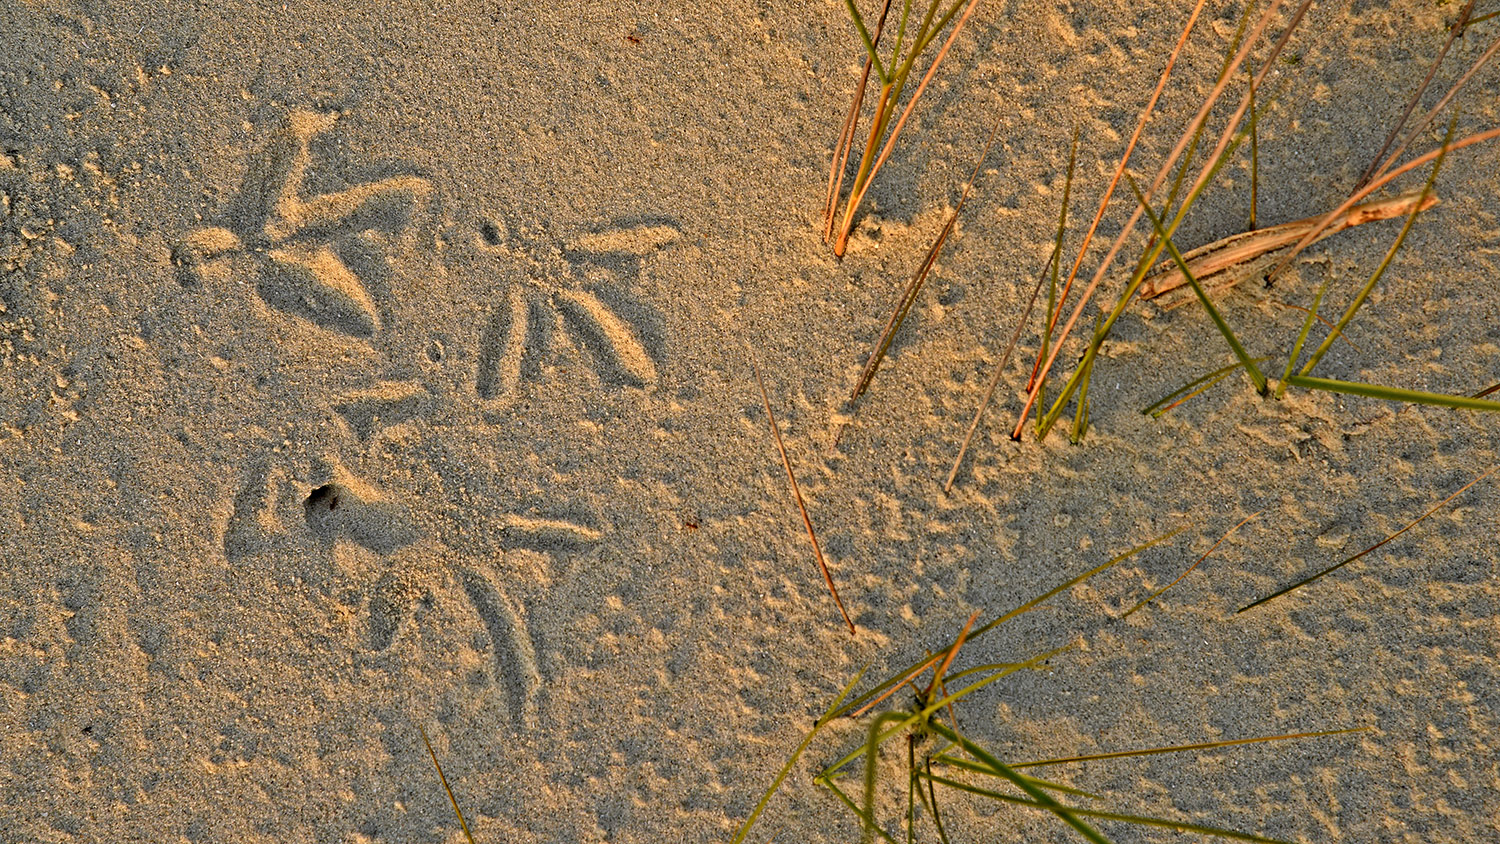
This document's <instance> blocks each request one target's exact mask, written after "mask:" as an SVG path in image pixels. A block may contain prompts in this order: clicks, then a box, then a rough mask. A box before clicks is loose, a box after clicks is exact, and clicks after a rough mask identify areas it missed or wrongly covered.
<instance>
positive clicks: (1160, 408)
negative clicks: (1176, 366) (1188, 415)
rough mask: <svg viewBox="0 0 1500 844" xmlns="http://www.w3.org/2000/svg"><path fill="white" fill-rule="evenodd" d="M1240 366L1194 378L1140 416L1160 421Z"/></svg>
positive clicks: (1233, 365) (1256, 361)
mask: <svg viewBox="0 0 1500 844" xmlns="http://www.w3.org/2000/svg"><path fill="white" fill-rule="evenodd" d="M1270 359H1271V356H1270V355H1266V356H1265V357H1258V358H1255V363H1257V364H1260V363H1265V362H1266V361H1268V360H1270ZM1242 366H1244V364H1243V363H1240V362H1239V361H1235V362H1234V363H1231V364H1229V365H1228V366H1225V367H1220V368H1219V369H1215V370H1214V371H1213V372H1210V373H1208V374H1207V375H1204V376H1203V377H1201V378H1196V379H1194V380H1192V381H1190V382H1189V383H1187V384H1184V385H1183V386H1181V387H1178V388H1177V389H1176V390H1173V391H1172V392H1171V393H1170V394H1168V395H1166V396H1163V397H1162V398H1160V399H1157V400H1156V402H1154V403H1153V404H1152V405H1151V406H1150V407H1148V408H1146V409H1144V410H1142V411H1141V415H1142V416H1150V417H1151V418H1152V419H1160V418H1162V417H1163V416H1165V415H1166V414H1167V412H1168V411H1170V410H1172V409H1173V408H1176V407H1178V406H1179V405H1181V404H1183V403H1184V402H1186V401H1188V400H1189V399H1192V398H1196V397H1198V396H1200V395H1202V394H1203V393H1205V392H1207V391H1208V390H1209V388H1210V387H1213V386H1214V385H1215V384H1217V383H1219V382H1220V381H1223V380H1224V379H1225V378H1227V377H1229V376H1230V375H1232V374H1233V373H1234V371H1235V370H1236V369H1239V368H1240V367H1242ZM1179 396H1180V398H1179ZM1174 399H1175V401H1174ZM1169 402H1170V404H1169Z"/></svg>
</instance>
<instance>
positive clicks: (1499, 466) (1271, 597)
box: [1234, 463, 1500, 615]
mask: <svg viewBox="0 0 1500 844" xmlns="http://www.w3.org/2000/svg"><path fill="white" fill-rule="evenodd" d="M1496 469H1500V463H1497V464H1496V465H1494V466H1491V467H1490V468H1489V469H1488V470H1486V471H1485V472H1484V473H1483V474H1481V475H1480V476H1479V477H1477V478H1475V479H1474V480H1472V481H1469V482H1468V483H1466V484H1464V485H1463V487H1461V488H1460V489H1459V490H1458V492H1455V493H1453V494H1452V495H1450V496H1448V497H1447V498H1444V499H1443V500H1442V501H1439V502H1438V503H1437V504H1435V505H1433V507H1432V509H1430V510H1428V511H1427V512H1425V513H1423V514H1422V515H1420V516H1418V517H1417V518H1416V519H1415V520H1414V521H1412V522H1411V523H1410V524H1408V525H1407V526H1406V527H1404V528H1402V529H1400V530H1398V531H1396V532H1395V533H1393V534H1391V535H1390V536H1387V537H1386V538H1385V539H1382V540H1380V541H1379V542H1377V543H1375V544H1374V545H1371V546H1370V547H1369V548H1366V549H1365V550H1363V551H1361V552H1359V553H1358V554H1355V555H1354V556H1352V557H1350V558H1349V559H1347V560H1344V561H1343V562H1341V563H1338V564H1336V565H1332V566H1329V567H1328V568H1326V569H1323V570H1322V571H1320V572H1318V573H1317V574H1314V575H1312V576H1310V577H1304V578H1302V579H1301V580H1299V581H1297V582H1296V583H1293V584H1292V585H1291V586H1288V587H1286V588H1285V589H1281V590H1278V591H1276V592H1272V593H1271V594H1269V595H1267V596H1266V597H1264V598H1261V599H1260V600H1258V601H1253V602H1251V603H1249V604H1246V605H1245V606H1243V607H1240V608H1239V609H1237V610H1235V611H1234V613H1235V615H1239V614H1240V613H1242V612H1244V611H1245V610H1249V609H1254V608H1256V607H1258V606H1260V605H1261V604H1264V603H1267V602H1269V601H1273V600H1275V599H1277V598H1280V597H1281V596H1282V595H1285V594H1287V593H1288V592H1291V591H1293V590H1296V589H1301V588H1302V587H1304V586H1306V585H1307V584H1309V583H1312V582H1313V581H1314V580H1317V579H1319V578H1321V577H1324V576H1325V575H1330V574H1333V573H1334V572H1336V571H1338V570H1339V569H1341V568H1343V567H1344V566H1347V565H1349V564H1350V563H1352V562H1354V561H1355V560H1358V559H1359V558H1361V557H1363V556H1365V555H1366V554H1368V553H1370V552H1371V551H1374V550H1376V549H1377V548H1380V547H1382V546H1384V545H1385V544H1386V543H1388V542H1391V541H1392V540H1394V539H1395V538H1396V537H1398V536H1400V535H1401V534H1403V533H1406V532H1407V531H1409V530H1411V529H1412V528H1414V527H1416V526H1417V525H1419V524H1421V523H1422V521H1423V520H1425V519H1426V518H1427V517H1428V516H1431V515H1432V514H1433V513H1436V512H1437V511H1439V510H1441V509H1443V508H1444V507H1446V506H1448V502H1450V501H1452V500H1453V499H1455V498H1457V497H1459V496H1460V495H1463V494H1464V493H1465V492H1467V491H1468V490H1469V488H1470V487H1472V486H1474V485H1475V484H1477V483H1479V482H1480V481H1482V480H1484V479H1485V478H1488V477H1489V476H1490V475H1493V474H1494V473H1495V470H1496Z"/></svg>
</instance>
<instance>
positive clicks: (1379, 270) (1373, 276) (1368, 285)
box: [1297, 115, 1458, 375]
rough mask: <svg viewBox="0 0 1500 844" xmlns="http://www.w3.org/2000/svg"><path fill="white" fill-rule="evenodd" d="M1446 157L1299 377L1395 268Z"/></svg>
mask: <svg viewBox="0 0 1500 844" xmlns="http://www.w3.org/2000/svg"><path fill="white" fill-rule="evenodd" d="M1457 125H1458V116H1457V115H1455V116H1454V117H1453V120H1452V121H1450V122H1449V123H1448V134H1447V135H1446V136H1444V138H1443V146H1442V148H1443V149H1444V150H1446V149H1447V148H1448V144H1449V143H1450V142H1452V140H1453V129H1454V127H1456V126H1457ZM1446 157H1447V156H1446V155H1443V154H1439V155H1438V157H1437V161H1436V162H1434V163H1433V165H1432V175H1430V176H1428V177H1427V184H1426V186H1424V187H1423V188H1422V198H1421V200H1418V201H1417V203H1416V204H1415V205H1413V206H1412V209H1411V213H1410V214H1407V215H1406V224H1405V225H1403V226H1402V227H1401V232H1400V233H1399V234H1397V235H1396V239H1395V241H1393V242H1392V243H1391V248H1390V249H1387V250H1386V253H1385V257H1384V258H1382V259H1381V261H1380V265H1379V266H1377V267H1376V268H1375V271H1374V272H1372V273H1370V278H1369V279H1368V280H1366V281H1365V286H1364V287H1363V288H1361V289H1360V291H1359V293H1358V295H1356V296H1355V297H1354V301H1352V302H1350V303H1349V307H1348V308H1346V309H1345V310H1344V315H1343V316H1342V317H1340V318H1339V321H1338V322H1337V323H1335V324H1334V326H1333V330H1332V331H1329V332H1328V336H1327V337H1325V338H1323V342H1322V343H1320V344H1319V345H1318V348H1317V349H1316V350H1315V351H1314V352H1313V353H1312V356H1311V357H1309V358H1308V359H1307V363H1305V364H1303V366H1302V369H1301V370H1300V371H1299V372H1298V373H1297V374H1298V375H1307V374H1309V373H1310V372H1312V370H1313V367H1315V366H1317V365H1318V361H1320V360H1322V359H1323V355H1325V354H1327V352H1328V350H1329V349H1330V348H1331V347H1332V346H1333V341H1334V340H1335V339H1337V338H1338V336H1339V335H1340V334H1342V333H1343V332H1344V327H1345V326H1347V325H1348V324H1349V321H1350V320H1352V319H1354V315H1355V314H1356V313H1358V312H1359V309H1360V307H1361V306H1362V305H1364V303H1365V300H1366V299H1368V298H1369V296H1370V293H1371V292H1372V291H1374V289H1375V285H1376V284H1378V283H1379V282H1380V279H1381V277H1382V276H1384V275H1385V271H1386V268H1387V267H1389V266H1390V265H1391V260H1392V259H1393V258H1395V257H1396V252H1397V251H1398V250H1399V249H1400V248H1401V244H1403V243H1405V242H1406V236H1407V234H1409V233H1410V232H1411V228H1412V226H1413V225H1415V224H1416V222H1417V216H1418V215H1420V214H1421V213H1422V204H1423V201H1424V200H1426V198H1427V197H1428V196H1429V195H1430V194H1431V193H1432V186H1433V184H1435V183H1436V182H1437V177H1438V172H1439V171H1441V170H1442V169H1443V160H1444V159H1445V158H1446Z"/></svg>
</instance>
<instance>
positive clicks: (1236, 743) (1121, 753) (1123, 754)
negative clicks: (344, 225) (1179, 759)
mask: <svg viewBox="0 0 1500 844" xmlns="http://www.w3.org/2000/svg"><path fill="white" fill-rule="evenodd" d="M1371 729H1372V728H1371V727H1346V728H1345V729H1342V730H1319V731H1317V732H1312V733H1286V734H1283V735H1279V736H1256V737H1255V738H1243V739H1229V740H1226V741H1210V742H1203V743H1200V744H1177V745H1171V746H1169V747H1152V748H1148V749H1146V750H1117V751H1115V752H1113V753H1091V754H1088V755H1086V756H1064V757H1059V758H1057V759H1038V760H1036V761H1034V762H1012V763H1010V767H1011V768H1012V769H1014V770H1020V769H1022V768H1040V767H1043V766H1046V765H1067V764H1071V763H1073V762H1092V761H1095V760H1098V759H1126V758H1129V757H1133V756H1156V755H1159V754H1162V753H1182V752H1185V751H1189V750H1218V749H1220V748H1225V747H1243V746H1244V745H1247V744H1263V743H1265V742H1271V741H1291V740H1295V739H1310V738H1322V737H1324V736H1342V735H1348V734H1349V733H1364V732H1369V731H1370V730H1371Z"/></svg>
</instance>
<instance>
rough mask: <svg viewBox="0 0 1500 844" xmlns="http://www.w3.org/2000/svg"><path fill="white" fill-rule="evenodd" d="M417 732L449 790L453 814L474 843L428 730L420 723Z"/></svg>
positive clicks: (445, 787)
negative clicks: (434, 749)
mask: <svg viewBox="0 0 1500 844" xmlns="http://www.w3.org/2000/svg"><path fill="white" fill-rule="evenodd" d="M417 732H419V733H421V734H422V743H423V744H425V745H427V755H428V756H431V757H432V767H434V768H437V772H438V779H439V780H441V781H442V783H443V790H444V791H446V792H448V803H449V805H451V806H452V807H453V814H455V815H458V825H459V826H460V827H462V828H463V831H464V838H466V839H468V841H469V844H474V835H473V834H472V833H470V832H469V822H468V821H466V820H464V813H463V810H462V809H460V808H458V799H457V798H455V797H454V796H453V789H452V788H449V787H448V777H447V775H446V774H444V773H443V766H442V765H440V764H438V758H437V753H435V752H433V749H432V742H431V741H430V740H428V738H427V730H425V729H423V727H422V725H421V724H418V725H417Z"/></svg>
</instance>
